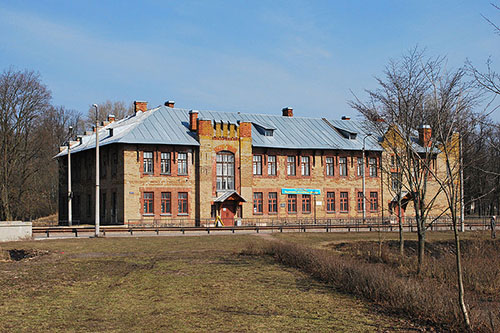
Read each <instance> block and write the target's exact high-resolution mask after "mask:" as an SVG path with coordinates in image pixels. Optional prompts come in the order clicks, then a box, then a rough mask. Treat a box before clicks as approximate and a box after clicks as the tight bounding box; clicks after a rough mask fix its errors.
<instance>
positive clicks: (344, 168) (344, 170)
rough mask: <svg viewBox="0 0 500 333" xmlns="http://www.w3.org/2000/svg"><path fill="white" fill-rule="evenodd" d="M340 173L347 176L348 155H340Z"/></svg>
mask: <svg viewBox="0 0 500 333" xmlns="http://www.w3.org/2000/svg"><path fill="white" fill-rule="evenodd" d="M339 175H341V176H347V157H339Z"/></svg>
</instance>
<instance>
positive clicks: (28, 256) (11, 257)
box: [0, 249, 50, 261]
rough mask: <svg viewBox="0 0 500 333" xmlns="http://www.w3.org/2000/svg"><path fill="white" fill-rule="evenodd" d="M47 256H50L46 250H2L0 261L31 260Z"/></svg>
mask: <svg viewBox="0 0 500 333" xmlns="http://www.w3.org/2000/svg"><path fill="white" fill-rule="evenodd" d="M48 254H50V252H49V251H46V250H37V249H10V250H2V253H1V255H0V260H3V261H21V260H32V259H34V258H37V257H40V256H44V255H48Z"/></svg>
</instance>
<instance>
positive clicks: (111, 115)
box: [108, 114, 115, 123]
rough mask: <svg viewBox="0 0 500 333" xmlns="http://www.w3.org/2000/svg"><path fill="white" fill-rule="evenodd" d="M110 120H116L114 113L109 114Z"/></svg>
mask: <svg viewBox="0 0 500 333" xmlns="http://www.w3.org/2000/svg"><path fill="white" fill-rule="evenodd" d="M108 121H109V122H110V123H112V122H114V121H115V115H114V114H110V115H108Z"/></svg>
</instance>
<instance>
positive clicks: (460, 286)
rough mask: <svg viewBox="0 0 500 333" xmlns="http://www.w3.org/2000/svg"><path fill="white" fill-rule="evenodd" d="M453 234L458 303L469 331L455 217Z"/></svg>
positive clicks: (454, 218)
mask: <svg viewBox="0 0 500 333" xmlns="http://www.w3.org/2000/svg"><path fill="white" fill-rule="evenodd" d="M452 218H453V233H454V234H455V248H456V255H455V258H456V262H457V282H458V303H459V305H460V310H461V311H462V316H463V320H464V325H465V327H466V328H467V330H468V331H470V330H471V328H470V320H469V313H468V311H467V306H466V305H465V301H464V281H463V274H462V253H461V250H460V238H459V234H458V230H457V218H456V216H453V217H452Z"/></svg>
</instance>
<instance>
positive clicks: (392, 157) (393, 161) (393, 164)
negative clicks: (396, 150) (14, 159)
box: [391, 155, 396, 168]
mask: <svg viewBox="0 0 500 333" xmlns="http://www.w3.org/2000/svg"><path fill="white" fill-rule="evenodd" d="M391 167H393V168H395V167H396V156H394V155H392V156H391Z"/></svg>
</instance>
